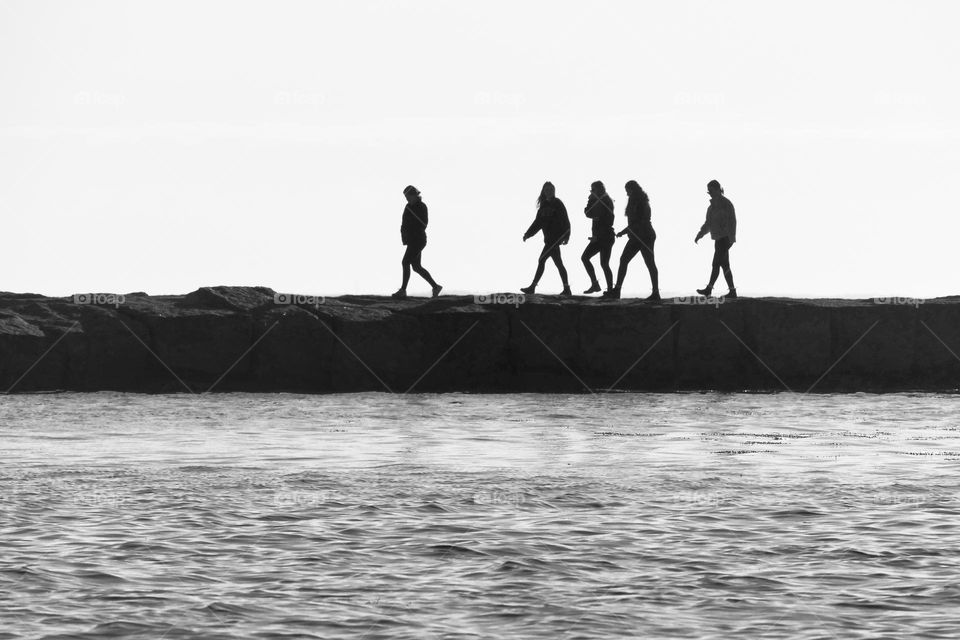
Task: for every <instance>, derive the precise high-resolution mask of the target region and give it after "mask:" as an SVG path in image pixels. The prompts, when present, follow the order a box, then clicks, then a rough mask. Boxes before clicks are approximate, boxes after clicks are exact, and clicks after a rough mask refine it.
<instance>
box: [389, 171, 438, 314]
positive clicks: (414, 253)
mask: <svg viewBox="0 0 960 640" xmlns="http://www.w3.org/2000/svg"><path fill="white" fill-rule="evenodd" d="M403 195H404V197H406V199H407V206H405V207H404V208H403V218H402V220H401V222H400V240H401V241H402V242H403V244H404V245H406V247H407V249H406V251H404V252H403V260H402V261H401V265H402V267H403V284H402V285H401V286H400V289H398V290H397V291H396V293H394V294H392V297H394V298H398V299H403V298H406V297H407V283H408V282H409V281H410V269H411V268H412V269H413V270H414V271H416V272H417V273H418V274H420V276H421V277H422V278H423V279H424V280H426V281H427V282H428V283H429V284H430V286H431V287H432V289H433V297H434V298H436V297H437V296H438V295H440V290H441V289H443V287H441V286H440V285H439V284H437V282H436V281H435V280H434V279H433V277H432V276H431V275H430V272H429V271H427V270H426V269H424V268H423V265H422V264H420V254H421V253H423V249H424V247H426V246H427V205H426V203H424V201H423V200H422V199H421V198H420V191H419V190H417V188H416V187H414V186H413V185H408V186H406V187H405V188H404V189H403Z"/></svg>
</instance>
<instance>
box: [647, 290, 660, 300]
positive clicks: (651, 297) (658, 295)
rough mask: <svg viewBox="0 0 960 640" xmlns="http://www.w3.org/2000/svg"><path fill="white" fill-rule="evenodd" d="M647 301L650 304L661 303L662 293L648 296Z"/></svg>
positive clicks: (656, 292)
mask: <svg viewBox="0 0 960 640" xmlns="http://www.w3.org/2000/svg"><path fill="white" fill-rule="evenodd" d="M647 300H648V301H649V302H660V292H659V291H654V292H653V293H651V294H650V295H648V296H647Z"/></svg>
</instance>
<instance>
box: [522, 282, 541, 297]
mask: <svg viewBox="0 0 960 640" xmlns="http://www.w3.org/2000/svg"><path fill="white" fill-rule="evenodd" d="M520 291H523V292H524V293H525V294H527V295H528V296H532V295H533V294H535V293H536V292H537V285H535V284H532V285H530V286H529V287H520Z"/></svg>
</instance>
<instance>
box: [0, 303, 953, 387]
mask: <svg viewBox="0 0 960 640" xmlns="http://www.w3.org/2000/svg"><path fill="white" fill-rule="evenodd" d="M958 354H960V297H958V296H954V297H948V298H938V299H934V300H922V301H921V300H912V299H905V298H894V299H878V300H826V299H823V300H819V299H818V300H797V299H787V298H740V299H738V300H724V299H714V298H674V299H665V300H664V301H663V302H661V303H647V302H644V301H642V300H638V299H623V300H616V301H613V300H609V301H608V300H601V299H598V298H585V297H573V298H559V297H553V296H539V295H535V296H527V297H525V298H524V297H523V296H520V295H519V294H503V295H498V296H477V297H475V296H452V295H451V296H442V297H440V298H436V299H430V298H409V299H407V300H393V299H391V298H387V297H382V296H360V295H352V296H341V297H337V298H320V297H318V298H309V297H304V296H285V295H282V294H277V293H275V292H274V291H273V290H272V289H269V288H266V287H204V288H201V289H198V290H197V291H194V292H193V293H190V294H187V295H181V296H148V295H146V294H144V293H130V294H124V295H122V296H119V295H118V296H110V295H107V294H101V295H96V294H94V295H86V296H74V297H71V298H51V297H44V296H40V295H35V294H16V293H0V391H7V392H10V393H19V392H38V391H101V390H115V391H132V392H147V393H168V392H184V393H187V392H192V393H203V392H207V391H213V392H229V391H249V392H253V391H256V392H280V391H290V392H313V393H328V392H352V391H390V392H396V393H405V392H440V391H466V392H583V393H588V392H598V391H607V390H622V391H676V390H725V391H739V390H752V391H787V390H789V391H794V392H799V393H804V392H807V391H812V392H815V393H820V392H858V391H868V392H883V391H901V390H924V391H955V390H956V389H957V388H958V386H960V357H958Z"/></svg>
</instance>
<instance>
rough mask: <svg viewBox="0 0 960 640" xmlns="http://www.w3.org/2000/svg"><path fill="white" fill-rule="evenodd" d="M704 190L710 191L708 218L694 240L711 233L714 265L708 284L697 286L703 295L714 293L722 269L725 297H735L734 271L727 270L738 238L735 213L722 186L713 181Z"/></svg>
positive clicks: (697, 240) (698, 291)
mask: <svg viewBox="0 0 960 640" xmlns="http://www.w3.org/2000/svg"><path fill="white" fill-rule="evenodd" d="M707 193H709V194H710V206H709V207H707V219H706V220H705V221H704V223H703V226H702V227H700V232H699V233H698V234H697V237H696V238H694V240H693V242H694V244H696V243H697V242H699V241H700V238H702V237H703V236H705V235H707V233H708V232H709V233H710V237H711V238H712V239H713V244H714V247H713V265H712V269H711V271H710V283H709V284H707V286H706V287H705V288H703V289H697V293H699V294H700V295H702V296H709V295H711V294H712V293H713V285H714V284H715V283H716V282H717V276H719V275H720V270H721V269H723V279H724V280H726V281H727V286H728V287H730V292H729V293H727V295H726V297H727V298H736V297H737V288H736V287H734V286H733V271H731V270H730V247H732V246H733V243H734V242H736V241H737V214H736V211H735V210H734V208H733V203H732V202H730V200H729V199H727V197H726V196H725V195H723V187H721V186H720V183H719V182H717V181H716V180H711V181H710V182H708V183H707Z"/></svg>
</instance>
